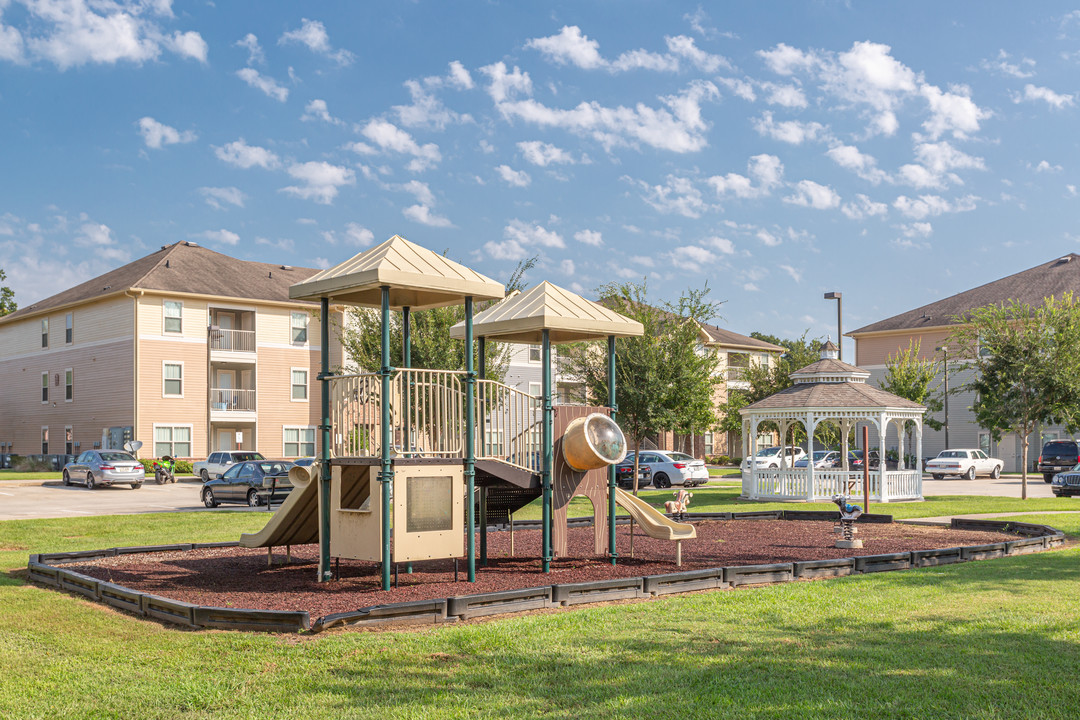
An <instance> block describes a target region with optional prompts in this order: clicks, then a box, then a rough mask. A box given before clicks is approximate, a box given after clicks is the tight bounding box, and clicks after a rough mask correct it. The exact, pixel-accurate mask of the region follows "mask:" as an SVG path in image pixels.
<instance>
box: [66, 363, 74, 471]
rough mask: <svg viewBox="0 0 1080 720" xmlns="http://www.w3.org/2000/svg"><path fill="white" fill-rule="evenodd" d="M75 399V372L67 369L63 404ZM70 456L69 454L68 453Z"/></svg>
mask: <svg viewBox="0 0 1080 720" xmlns="http://www.w3.org/2000/svg"><path fill="white" fill-rule="evenodd" d="M74 399H75V371H74V370H72V369H71V368H68V369H67V370H65V371H64V402H71V401H72V400H74ZM69 454H70V453H69Z"/></svg>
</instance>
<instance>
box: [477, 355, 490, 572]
mask: <svg viewBox="0 0 1080 720" xmlns="http://www.w3.org/2000/svg"><path fill="white" fill-rule="evenodd" d="M477 342H478V347H477V350H476V354H477V355H478V358H477V359H478V361H479V362H478V364H479V366H480V367H479V376H480V379H481V380H483V379H485V378H486V377H487V358H486V357H485V355H486V352H487V339H486V338H483V337H481V338H479V339H478V341H477ZM478 395H479V398H480V417H479V418H477V424H478V426H479V428H480V445H481V447H486V446H487V432H486V428H485V427H484V421H485V420H486V415H487V405H486V403H485V402H484V401H485V399H486V398H484V386H483V385H481V386H480V392H479V393H478ZM482 454H485V455H486V454H487V451H486V450H485V451H484V453H482ZM487 496H488V489H487V486H486V485H484V486H481V488H480V567H487V564H488V557H487V540H488V538H487V526H488V524H487V501H488V497H487Z"/></svg>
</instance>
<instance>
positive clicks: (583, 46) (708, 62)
mask: <svg viewBox="0 0 1080 720" xmlns="http://www.w3.org/2000/svg"><path fill="white" fill-rule="evenodd" d="M664 41H665V43H666V45H667V49H668V52H667V53H666V54H665V53H657V52H652V51H649V50H644V49H638V50H630V51H628V52H624V53H622V54H621V55H619V56H618V57H617V58H616V59H615V60H614V61H608V60H607V59H605V58H604V57H603V56H602V55H601V54H600V44H599V43H598V42H597V41H595V40H590V39H589V38H588V36H586V35H585V34H584V33H582V32H581V28H580V27H578V26H576V25H566V26H563V28H562V30H560V31H559V32H558V34H556V35H549V36H547V37H541V38H533V39H531V40H529V41H527V42H526V43H525V47H526V48H530V49H533V50H539V51H540V53H541V54H542V55H543V56H544V57H545V58H547V59H548V60H550V61H551V62H553V63H555V64H556V65H573V66H575V67H578V68H581V69H582V70H599V69H604V70H608V71H610V72H626V71H629V70H654V71H658V72H676V71H678V69H679V61H680V59H683V60H686V61H688V62H689V63H690V64H691V65H693V66H695V67H697V68H698V69H699V70H701V71H702V72H706V73H713V72H716V70H718V69H719V68H720V67H727V68H730V67H731V63H730V62H729V61H728V60H727V59H726V58H724V57H722V56H720V55H712V54H710V53H707V52H705V51H704V50H702V49H701V48H699V47H698V46H697V44H696V43H695V41H694V39H693V38H692V37H689V36H686V35H676V36H669V37H666V38H664ZM496 102H500V100H498V99H496Z"/></svg>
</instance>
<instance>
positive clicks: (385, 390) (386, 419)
mask: <svg viewBox="0 0 1080 720" xmlns="http://www.w3.org/2000/svg"><path fill="white" fill-rule="evenodd" d="M381 289H382V369H381V370H380V371H379V375H381V376H382V397H381V398H380V399H379V408H380V409H381V410H382V423H381V426H380V429H381V432H382V434H381V436H380V437H381V438H382V449H381V452H382V471H381V472H380V473H379V484H380V485H381V486H382V589H383V590H389V589H390V483H391V482H392V481H393V479H394V468H393V465H391V461H390V450H391V447H390V446H391V444H392V443H393V438H392V437H390V402H389V401H390V372H391V368H390V287H389V286H388V285H383V286H382V288H381Z"/></svg>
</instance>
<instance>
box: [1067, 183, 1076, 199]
mask: <svg viewBox="0 0 1080 720" xmlns="http://www.w3.org/2000/svg"><path fill="white" fill-rule="evenodd" d="M1065 190H1067V191H1068V193H1069V197H1076V195H1077V191H1076V186H1075V185H1066V186H1065Z"/></svg>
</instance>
